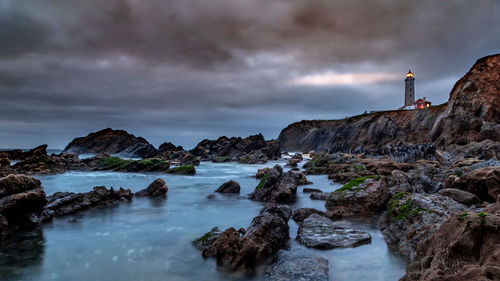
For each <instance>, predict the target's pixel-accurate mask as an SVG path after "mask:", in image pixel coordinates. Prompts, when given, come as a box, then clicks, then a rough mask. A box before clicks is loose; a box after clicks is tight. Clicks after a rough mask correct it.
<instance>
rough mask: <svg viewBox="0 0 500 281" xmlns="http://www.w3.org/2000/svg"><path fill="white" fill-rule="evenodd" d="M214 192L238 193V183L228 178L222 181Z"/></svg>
mask: <svg viewBox="0 0 500 281" xmlns="http://www.w3.org/2000/svg"><path fill="white" fill-rule="evenodd" d="M215 192H219V193H240V184H239V183H237V182H235V181H233V180H230V181H228V182H225V183H223V184H222V185H221V186H220V187H219V188H217V190H216V191H215Z"/></svg>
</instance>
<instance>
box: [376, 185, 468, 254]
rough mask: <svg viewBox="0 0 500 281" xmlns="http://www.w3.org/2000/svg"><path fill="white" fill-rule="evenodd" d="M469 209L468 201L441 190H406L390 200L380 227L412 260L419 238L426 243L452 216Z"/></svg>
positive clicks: (392, 243) (392, 242) (399, 249)
mask: <svg viewBox="0 0 500 281" xmlns="http://www.w3.org/2000/svg"><path fill="white" fill-rule="evenodd" d="M466 210H467V207H466V206H465V205H462V204H460V203H458V202H456V201H455V200H453V199H451V198H449V197H446V196H443V195H440V194H431V195H422V194H409V193H404V192H402V193H398V194H396V195H394V196H393V197H392V198H391V200H390V201H389V203H388V211H387V212H386V213H385V214H384V215H383V216H382V219H381V222H380V230H381V231H382V234H383V235H384V237H385V240H386V241H387V242H388V243H389V244H390V245H391V246H395V247H396V249H397V250H398V251H399V253H400V254H401V255H402V256H403V257H405V258H406V259H408V260H410V261H412V260H414V259H415V257H416V248H417V244H418V243H419V242H422V243H425V241H427V240H428V239H429V238H430V237H431V236H432V234H433V233H434V232H435V231H436V230H437V229H438V228H439V227H440V226H441V224H442V223H443V222H444V221H446V220H447V219H448V218H450V216H452V215H453V214H456V213H461V212H464V211H466Z"/></svg>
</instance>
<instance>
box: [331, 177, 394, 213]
mask: <svg viewBox="0 0 500 281" xmlns="http://www.w3.org/2000/svg"><path fill="white" fill-rule="evenodd" d="M388 199H389V193H388V191H387V185H386V183H385V181H383V180H381V179H380V177H377V176H375V177H364V178H357V179H353V180H351V181H350V182H349V183H347V184H346V185H344V186H343V187H341V188H340V189H337V190H336V191H334V192H331V193H330V195H329V196H328V199H327V200H326V204H325V207H326V209H327V210H328V213H331V214H332V215H335V216H357V215H361V216H370V215H373V214H376V213H378V212H380V211H382V210H383V209H384V207H385V204H386V202H387V200H388Z"/></svg>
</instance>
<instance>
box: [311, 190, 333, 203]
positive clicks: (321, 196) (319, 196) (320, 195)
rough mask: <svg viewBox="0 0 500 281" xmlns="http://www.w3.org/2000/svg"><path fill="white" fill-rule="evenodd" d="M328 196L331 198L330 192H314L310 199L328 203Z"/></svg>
mask: <svg viewBox="0 0 500 281" xmlns="http://www.w3.org/2000/svg"><path fill="white" fill-rule="evenodd" d="M328 196H330V192H313V193H311V195H309V198H311V200H323V201H326V200H327V199H328Z"/></svg>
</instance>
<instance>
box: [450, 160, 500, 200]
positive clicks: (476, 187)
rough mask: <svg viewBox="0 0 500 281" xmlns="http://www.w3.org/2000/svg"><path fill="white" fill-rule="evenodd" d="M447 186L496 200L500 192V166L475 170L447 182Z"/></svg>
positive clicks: (483, 198) (482, 198)
mask: <svg viewBox="0 0 500 281" xmlns="http://www.w3.org/2000/svg"><path fill="white" fill-rule="evenodd" d="M446 188H456V189H462V190H465V191H467V192H470V193H473V194H475V195H476V196H477V197H479V199H481V200H483V201H487V202H495V200H496V198H497V196H498V195H499V194H500V167H487V168H482V169H477V170H474V171H472V172H470V173H467V174H465V175H463V176H461V177H456V178H454V179H453V180H452V181H450V182H447V184H446Z"/></svg>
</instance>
